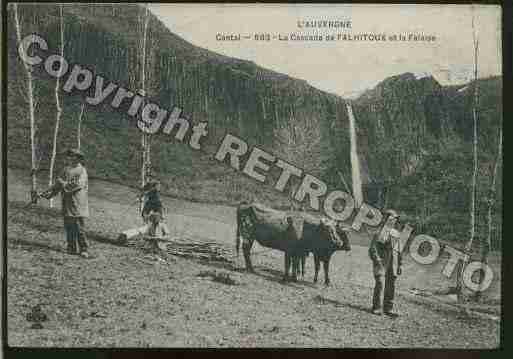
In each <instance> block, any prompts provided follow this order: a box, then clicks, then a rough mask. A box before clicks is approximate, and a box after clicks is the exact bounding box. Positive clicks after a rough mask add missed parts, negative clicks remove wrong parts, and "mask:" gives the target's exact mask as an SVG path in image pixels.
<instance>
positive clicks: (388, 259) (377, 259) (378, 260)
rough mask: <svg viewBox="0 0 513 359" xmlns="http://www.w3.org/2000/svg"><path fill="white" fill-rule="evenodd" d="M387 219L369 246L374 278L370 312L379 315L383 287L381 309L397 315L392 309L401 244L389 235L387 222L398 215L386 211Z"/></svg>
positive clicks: (399, 269) (389, 229) (399, 270)
mask: <svg viewBox="0 0 513 359" xmlns="http://www.w3.org/2000/svg"><path fill="white" fill-rule="evenodd" d="M386 214H388V217H387V219H386V220H385V221H384V223H383V225H382V226H381V227H380V230H379V231H378V232H377V233H375V234H374V236H373V238H372V242H371V244H370V246H369V257H370V258H371V260H372V264H373V273H374V279H375V285H374V293H373V298H372V313H373V314H376V315H381V313H382V312H381V295H382V293H383V288H384V296H383V311H384V313H385V314H386V315H388V316H391V317H397V316H398V315H399V313H398V312H394V311H392V308H393V306H394V294H395V281H396V279H397V276H399V275H400V274H401V264H402V263H401V262H402V258H401V252H402V250H401V248H400V246H401V244H400V242H399V239H398V238H397V237H396V236H392V235H391V231H392V230H393V229H392V228H391V227H389V226H387V225H386V224H387V222H388V221H389V220H391V219H394V218H398V217H399V216H398V215H397V213H396V212H395V211H394V210H388V211H386Z"/></svg>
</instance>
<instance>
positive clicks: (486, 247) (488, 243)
mask: <svg viewBox="0 0 513 359" xmlns="http://www.w3.org/2000/svg"><path fill="white" fill-rule="evenodd" d="M498 140H499V143H498V145H497V157H496V158H495V163H494V165H493V172H492V183H491V185H490V192H489V194H488V216H487V217H488V218H487V219H488V233H487V236H486V239H485V242H484V243H483V246H482V248H481V263H485V264H486V263H488V254H489V253H490V250H491V248H492V228H493V226H492V225H493V217H492V214H493V207H494V205H495V196H496V193H497V190H496V188H495V186H496V183H497V172H498V169H499V164H500V161H501V159H502V127H501V128H499V139H498ZM480 297H481V290H479V291H477V292H476V299H479V298H480Z"/></svg>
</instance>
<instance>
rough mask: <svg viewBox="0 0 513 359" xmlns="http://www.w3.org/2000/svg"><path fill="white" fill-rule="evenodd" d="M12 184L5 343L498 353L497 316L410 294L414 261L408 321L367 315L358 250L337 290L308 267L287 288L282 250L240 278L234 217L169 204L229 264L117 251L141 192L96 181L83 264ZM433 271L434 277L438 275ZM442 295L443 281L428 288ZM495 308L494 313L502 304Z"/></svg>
mask: <svg viewBox="0 0 513 359" xmlns="http://www.w3.org/2000/svg"><path fill="white" fill-rule="evenodd" d="M8 185H9V193H8V195H9V198H8V201H9V203H8V204H9V211H8V240H7V248H8V257H7V259H8V263H7V270H8V272H7V292H8V298H7V309H8V315H7V324H8V344H9V345H10V346H42V347H47V346H59V347H90V346H96V347H355V348H356V347H377V348H382V347H417V348H432V347H434V348H495V347H498V346H499V338H500V323H499V321H498V320H496V319H494V316H476V315H472V314H468V313H467V314H465V313H464V312H462V311H461V310H458V309H456V308H455V307H454V306H449V305H447V304H444V303H440V302H439V301H433V300H424V298H423V297H419V296H414V295H411V294H409V291H411V289H412V288H413V286H414V284H415V283H417V287H419V286H421V285H422V284H423V283H425V282H426V279H425V278H427V277H428V276H427V274H425V273H424V275H423V277H422V279H418V280H415V276H414V275H413V274H411V273H412V272H413V271H414V264H413V263H411V262H407V265H406V266H405V268H406V269H407V271H408V272H409V273H410V274H405V276H404V278H400V282H399V294H398V296H397V301H396V302H397V308H398V309H399V310H400V311H401V312H402V313H403V315H402V316H401V317H399V318H397V319H390V318H388V317H386V316H382V317H378V316H375V315H372V314H371V313H370V312H369V305H370V295H371V286H372V277H371V274H370V266H369V263H368V259H367V258H366V248H365V247H364V246H363V245H362V246H360V245H359V244H362V243H358V241H356V242H355V244H354V245H353V250H352V251H351V252H349V253H337V254H335V257H334V263H333V266H332V273H331V279H332V286H330V287H325V286H324V285H323V284H322V283H319V284H317V285H314V284H313V283H312V276H313V273H312V271H313V270H312V267H313V264H312V262H313V260H312V259H311V258H309V259H308V265H307V275H306V277H305V279H304V280H302V281H300V282H298V283H284V282H282V281H281V275H282V256H281V255H280V253H277V252H275V251H272V250H271V251H266V250H265V249H264V248H262V247H259V246H258V245H257V246H255V247H254V253H255V255H254V263H255V264H256V274H249V273H246V272H245V271H244V270H243V269H242V267H243V263H242V260H241V258H238V257H236V256H235V255H233V254H234V253H233V247H234V245H233V243H234V227H233V224H234V220H233V216H234V209H233V208H230V207H224V206H216V205H212V204H208V205H207V204H199V203H191V202H187V201H178V200H173V199H169V198H167V199H166V200H165V204H166V206H167V208H168V213H167V216H166V217H167V221H168V224H169V225H170V227H171V229H172V231H173V233H174V235H175V236H177V237H179V238H181V239H187V238H190V239H191V240H194V241H200V242H201V241H215V242H217V243H218V244H219V246H220V247H223V248H225V249H226V253H229V252H231V253H232V255H226V258H227V261H215V260H210V261H209V260H201V259H195V258H183V257H180V256H174V255H168V256H165V258H164V260H159V259H158V258H157V257H155V256H154V255H152V254H150V253H148V251H147V249H145V247H144V246H143V245H134V246H124V245H121V244H119V243H117V242H116V238H117V234H118V233H119V232H120V231H121V230H123V229H126V228H130V227H133V226H134V224H139V223H140V220H139V218H138V215H137V206H136V204H135V198H136V197H135V192H134V191H133V190H130V189H128V188H126V187H122V186H117V185H112V184H108V183H106V182H98V181H96V182H95V181H91V184H90V193H91V195H90V204H91V213H92V217H91V218H90V220H89V222H88V225H87V229H88V234H89V238H90V243H91V253H92V254H93V255H94V257H93V258H91V259H82V258H80V257H77V256H71V255H68V254H66V253H65V242H64V236H63V228H62V219H61V218H60V215H59V206H58V203H57V206H56V208H53V209H50V210H49V209H48V204H47V202H42V203H40V204H38V205H36V206H31V207H28V208H23V207H24V206H25V203H26V201H27V188H26V184H25V183H24V182H23V181H22V180H21V179H20V177H19V176H18V175H17V174H16V173H14V172H12V171H11V172H10V173H9V184H8ZM57 202H58V201H57ZM424 272H426V269H424ZM432 272H433V273H431V274H430V278H431V277H432V278H435V277H439V276H440V274H439V273H436V270H432ZM415 273H417V272H415ZM419 273H420V272H419ZM220 278H221V279H230V280H220ZM437 286H442V284H441V282H440V283H438V284H435V285H434V286H433V287H432V288H431V289H433V288H436V287H437ZM494 300H495V306H494V305H492V304H494ZM489 302H490V303H492V304H490V305H488V306H489V307H491V308H492V307H494V308H497V307H498V306H497V299H496V298H495V299H493V300H492V299H490V301H489ZM489 312H491V313H495V314H496V315H497V312H494V310H492V309H491V310H490V311H489Z"/></svg>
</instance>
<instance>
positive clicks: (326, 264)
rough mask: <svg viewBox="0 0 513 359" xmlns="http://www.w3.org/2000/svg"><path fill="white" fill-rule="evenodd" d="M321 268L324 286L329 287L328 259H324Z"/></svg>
mask: <svg viewBox="0 0 513 359" xmlns="http://www.w3.org/2000/svg"><path fill="white" fill-rule="evenodd" d="M322 264H323V266H324V284H325V285H326V286H329V285H330V277H329V273H328V272H329V268H330V258H329V257H328V258H324V260H323V262H322Z"/></svg>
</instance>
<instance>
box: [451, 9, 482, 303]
mask: <svg viewBox="0 0 513 359" xmlns="http://www.w3.org/2000/svg"><path fill="white" fill-rule="evenodd" d="M472 39H473V44H474V101H473V105H472V118H473V137H472V149H473V151H472V152H473V169H472V188H471V194H470V235H469V238H468V240H467V242H466V243H465V246H464V250H465V252H467V253H469V254H470V252H471V250H472V243H473V241H474V237H475V234H476V187H477V119H478V113H477V106H478V103H479V84H478V82H477V72H478V64H477V59H478V56H479V38H478V34H477V30H476V27H475V24H474V8H472ZM466 264H467V263H466V261H463V263H462V264H461V266H460V270H459V271H458V278H457V284H456V291H457V294H458V300H459V301H462V299H463V297H462V289H463V283H462V282H463V271H464V270H465V266H466Z"/></svg>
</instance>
